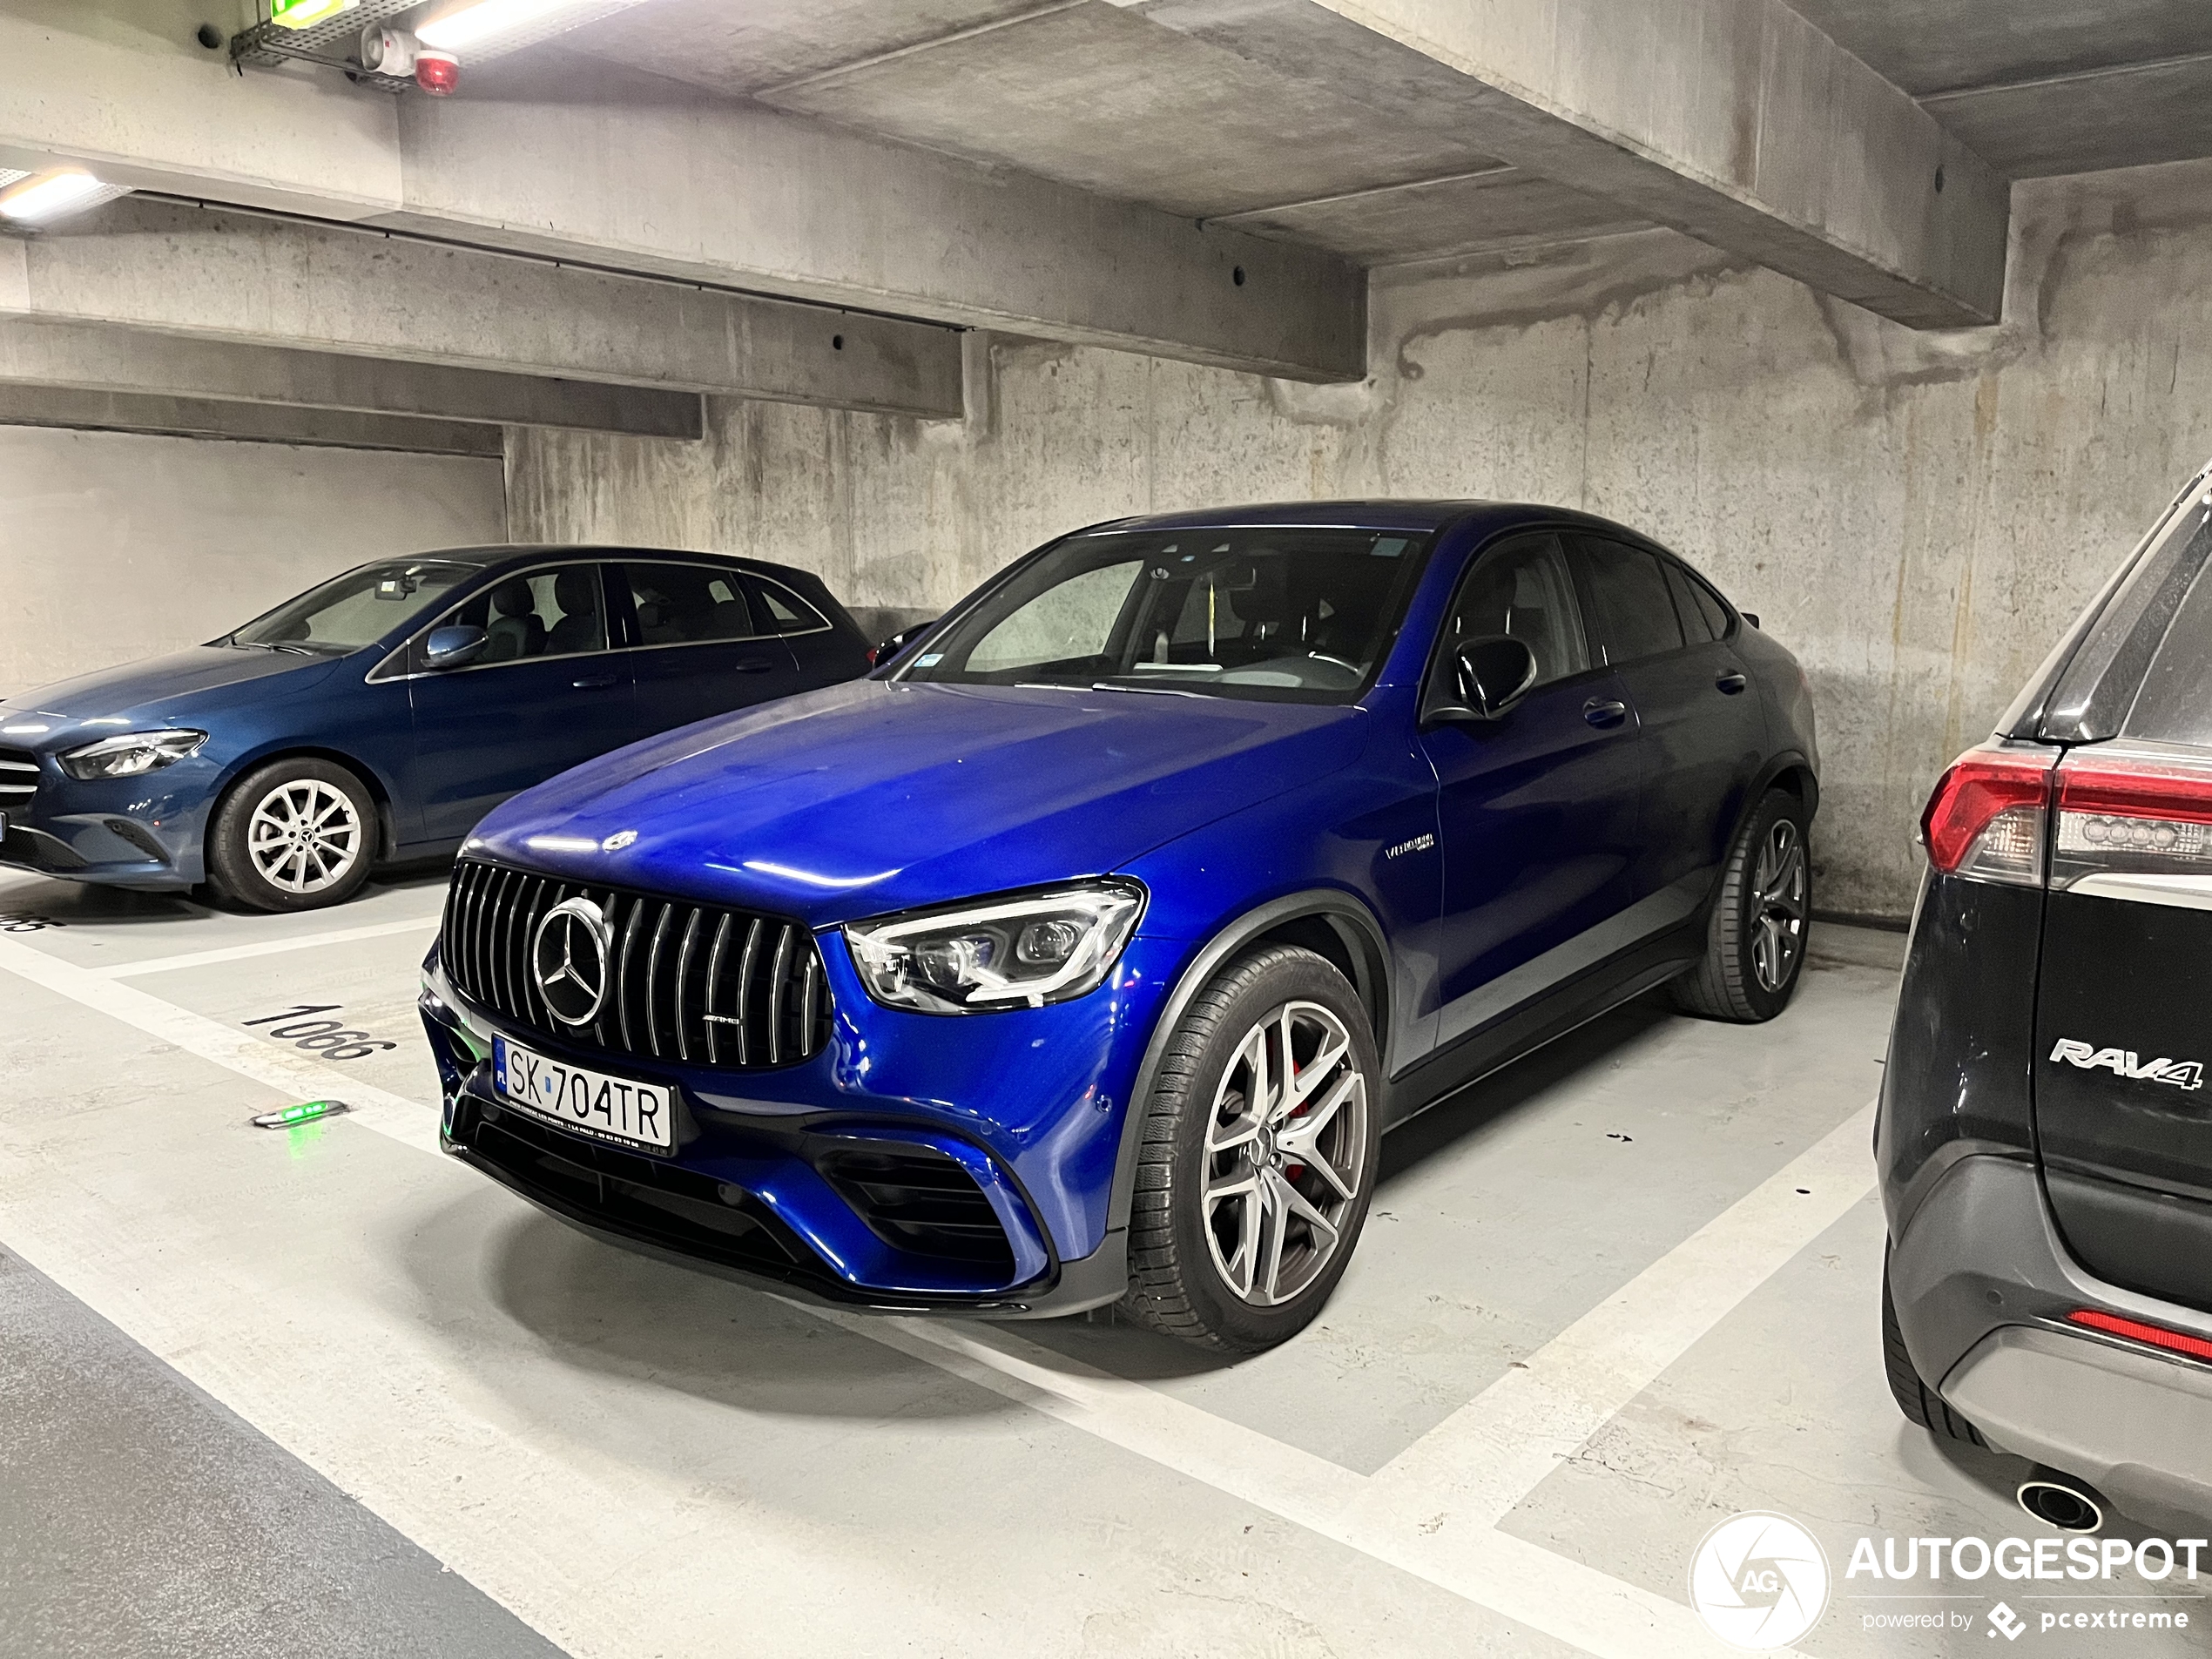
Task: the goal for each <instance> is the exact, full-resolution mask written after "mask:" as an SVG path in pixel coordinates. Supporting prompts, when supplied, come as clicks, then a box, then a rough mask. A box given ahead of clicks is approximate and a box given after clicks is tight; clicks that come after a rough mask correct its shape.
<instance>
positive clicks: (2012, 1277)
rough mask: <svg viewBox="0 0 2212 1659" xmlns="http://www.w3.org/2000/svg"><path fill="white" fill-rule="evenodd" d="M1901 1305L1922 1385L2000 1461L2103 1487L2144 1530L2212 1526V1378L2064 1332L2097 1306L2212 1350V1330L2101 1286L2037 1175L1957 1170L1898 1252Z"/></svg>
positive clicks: (2180, 1362) (2004, 1165) (2180, 1363)
mask: <svg viewBox="0 0 2212 1659" xmlns="http://www.w3.org/2000/svg"><path fill="white" fill-rule="evenodd" d="M1890 1285H1891V1293H1892V1297H1893V1298H1894V1299H1895V1301H1896V1304H1897V1315H1898V1326H1899V1328H1900V1330H1901V1331H1902V1332H1903V1333H1904V1337H1905V1349H1906V1352H1909V1353H1910V1354H1911V1355H1912V1363H1913V1365H1914V1366H1915V1368H1916V1369H1918V1370H1919V1372H1920V1375H1921V1376H1922V1377H1924V1378H1925V1379H1928V1380H1929V1381H1931V1382H1932V1383H1933V1384H1934V1386H1935V1387H1936V1391H1937V1393H1940V1394H1941V1395H1942V1396H1943V1397H1944V1399H1946V1400H1947V1401H1949V1402H1950V1403H1951V1404H1952V1406H1956V1407H1957V1408H1958V1409H1959V1411H1960V1412H1961V1413H1964V1414H1965V1415H1966V1418H1967V1419H1968V1420H1970V1421H1971V1422H1973V1425H1974V1426H1975V1427H1976V1428H1978V1429H1979V1430H1980V1431H1981V1432H1982V1434H1983V1436H1984V1437H1985V1438H1986V1440H1988V1441H1989V1443H1990V1444H1991V1445H1992V1446H1993V1447H1996V1448H1998V1449H1999V1450H2000V1451H2004V1452H2009V1453H2013V1454H2015V1455H2017V1456H2020V1457H2025V1458H2030V1459H2033V1460H2034V1461H2036V1462H2039V1463H2046V1464H2048V1465H2050V1466H2051V1467H2053V1468H2056V1469H2060V1470H2062V1471H2064V1472H2065V1473H2067V1474H2071V1475H2074V1476H2075V1477H2076V1478H2077V1479H2080V1480H2087V1481H2088V1482H2089V1483H2090V1484H2091V1485H2093V1486H2094V1487H2098V1488H2099V1489H2100V1490H2101V1491H2102V1492H2103V1493H2104V1494H2106V1495H2107V1497H2109V1498H2110V1499H2112V1501H2114V1503H2115V1504H2117V1505H2118V1506H2119V1507H2121V1509H2123V1510H2125V1511H2126V1512H2128V1514H2130V1515H2132V1516H2133V1517H2134V1518H2135V1519H2137V1520H2139V1521H2144V1522H2147V1523H2149V1524H2153V1525H2156V1526H2161V1527H2168V1528H2169V1529H2172V1530H2175V1531H2181V1532H2188V1531H2192V1530H2199V1529H2201V1528H2202V1527H2203V1525H2204V1523H2205V1522H2206V1521H2207V1520H2208V1519H2212V1366H2208V1365H2203V1364H2199V1363H2197V1362H2195V1361H2192V1360H2189V1359H2182V1358H2181V1357H2178V1356H2168V1355H2165V1354H2162V1353H2161V1352H2156V1351H2155V1350H2152V1349H2148V1348H2146V1347H2142V1346H2141V1345H2136V1344H2134V1343H2129V1342H2126V1341H2122V1340H2120V1339H2110V1338H2107V1337H2104V1336H2101V1335H2100V1334H2097V1333H2095V1332H2087V1331H2084V1330H2083V1329H2082V1328H2081V1327H2080V1326H2079V1325H2069V1324H2068V1323H2067V1316H2068V1315H2069V1314H2071V1313H2073V1312H2075V1311H2076V1310H2079V1309H2083V1308H2095V1309H2101V1310H2103V1311H2105V1312H2111V1313H2116V1314H2120V1315H2121V1316H2123V1317H2125V1318H2133V1319H2139V1320H2141V1321H2143V1322H2145V1323H2147V1324H2151V1325H2162V1326H2164V1327H2166V1328H2167V1329H2168V1330H2173V1331H2180V1332H2187V1333H2188V1334H2190V1335H2193V1336H2201V1337H2203V1338H2205V1339H2207V1340H2212V1318H2208V1317H2207V1316H2206V1315H2204V1314H2202V1313H2201V1312H2197V1311H2195V1310H2194V1309H2191V1308H2185V1307H2182V1306H2180V1305H2177V1304H2175V1303H2171V1302H2164V1301H2161V1300H2159V1299H2158V1298H2155V1297H2149V1296H2143V1295H2139V1294H2137V1293H2136V1292H2134V1291H2126V1290H2122V1289H2121V1288H2120V1287H2118V1286H2117V1285H2108V1284H2106V1283H2104V1282H2103V1281H2102V1280H2100V1279H2097V1278H2093V1277H2091V1276H2090V1275H2089V1274H2088V1273H2087V1271H2084V1270H2083V1268H2082V1267H2081V1266H2080V1264H2079V1263H2077V1262H2075V1261H2074V1259H2073V1258H2071V1257H2070V1256H2069V1255H2068V1253H2067V1249H2066V1246H2065V1244H2064V1242H2063V1241H2062V1240H2061V1239H2060V1236H2059V1231H2058V1228H2057V1225H2056V1224H2055V1223H2054V1221H2053V1219H2052V1217H2051V1212H2050V1207H2049V1204H2047V1201H2046V1200H2045V1197H2044V1194H2043V1187H2042V1183H2041V1181H2040V1179H2039V1178H2038V1177H2037V1175H2036V1171H2035V1166H2034V1165H2033V1163H2029V1162H2028V1161H2027V1160H2026V1159H2024V1158H2016V1157H1966V1158H1961V1159H1960V1160H1959V1162H1958V1163H1955V1164H1953V1165H1952V1168H1951V1169H1950V1170H1947V1171H1946V1173H1945V1174H1944V1176H1943V1177H1941V1179H1940V1181H1939V1184H1937V1186H1936V1188H1935V1189H1934V1190H1932V1191H1931V1192H1930V1193H1929V1194H1928V1196H1927V1198H1926V1200H1925V1203H1923V1204H1920V1205H1919V1207H1918V1208H1917V1209H1916V1211H1914V1213H1913V1215H1912V1219H1911V1222H1910V1224H1908V1226H1907V1227H1906V1228H1905V1231H1904V1233H1903V1234H1902V1235H1901V1236H1899V1237H1898V1238H1896V1239H1895V1240H1894V1241H1893V1242H1892V1251H1891V1257H1890Z"/></svg>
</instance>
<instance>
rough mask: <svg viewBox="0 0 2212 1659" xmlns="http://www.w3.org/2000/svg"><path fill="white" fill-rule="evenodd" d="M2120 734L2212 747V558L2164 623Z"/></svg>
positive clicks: (2163, 741)
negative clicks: (2165, 625) (2161, 637)
mask: <svg viewBox="0 0 2212 1659" xmlns="http://www.w3.org/2000/svg"><path fill="white" fill-rule="evenodd" d="M2121 735H2122V736H2123V737H2130V738H2147V739H2148V740H2150V741H2152V742H2156V743H2183V744H2192V745H2196V746H2198V747H2201V748H2212V563H2208V564H2206V565H2205V566H2204V567H2203V568H2202V570H2199V571H2198V572H2197V575H2196V579H2195V581H2194V582H2192V583H2190V584H2189V590H2188V595H2187V597H2184V598H2183V599H2182V604H2181V608H2180V609H2179V610H2175V613H2174V620H2173V621H2172V622H2171V623H2169V624H2167V628H2166V637H2164V638H2163V639H2161V641H2160V642H2159V644H2158V650H2157V651H2156V653H2155V655H2154V656H2153V657H2152V658H2151V659H2150V670H2149V671H2148V673H2146V674H2145V675H2144V676H2143V684H2142V689H2141V691H2138V692H2136V694H2135V702H2134V707H2133V708H2131V709H2129V710H2128V718H2127V720H2126V722H2125V723H2124V724H2123V725H2122V726H2121Z"/></svg>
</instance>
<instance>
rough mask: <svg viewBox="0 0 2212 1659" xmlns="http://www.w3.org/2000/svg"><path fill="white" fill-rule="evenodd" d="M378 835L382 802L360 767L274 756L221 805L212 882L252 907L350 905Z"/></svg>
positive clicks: (214, 830) (211, 848) (211, 836)
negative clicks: (358, 772) (378, 809)
mask: <svg viewBox="0 0 2212 1659" xmlns="http://www.w3.org/2000/svg"><path fill="white" fill-rule="evenodd" d="M318 826H319V828H318ZM376 833H377V827H376V804H375V801H374V799H373V798H372V797H371V796H370V794H369V792H368V786H367V785H366V784H364V783H362V782H361V779H359V778H358V777H356V776H354V773H352V772H348V771H347V769H346V768H345V767H343V766H341V765H334V763H332V762H330V761H327V760H317V759H311V758H309V757H307V756H304V755H302V756H297V757H294V758H293V759H289V760H273V761H271V762H270V763H269V764H268V765H266V766H261V767H258V768H256V769H255V770H254V771H253V772H248V773H247V774H246V776H245V777H243V778H241V779H239V780H238V782H237V783H235V784H233V785H232V786H231V788H230V791H229V792H228V793H227V794H226V795H225V796H224V797H223V800H222V804H221V805H220V806H218V807H217V808H216V809H215V816H214V819H213V820H212V822H211V823H210V824H209V826H208V829H207V880H208V885H209V886H210V887H213V888H214V889H215V890H216V892H217V893H219V894H221V895H222V896H223V897H224V898H226V899H228V900H231V901H232V902H233V903H234V904H239V905H244V906H245V907H247V908H248V909H253V910H270V911H292V910H320V909H321V908H323V907H325V906H327V905H335V904H343V903H345V902H346V900H348V899H350V898H352V897H353V896H354V894H356V893H358V892H359V891H361V883H362V882H364V881H366V880H368V871H369V866H370V864H371V863H372V862H374V859H375V855H376Z"/></svg>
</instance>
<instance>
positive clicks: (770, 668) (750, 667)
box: [730, 657, 776, 674]
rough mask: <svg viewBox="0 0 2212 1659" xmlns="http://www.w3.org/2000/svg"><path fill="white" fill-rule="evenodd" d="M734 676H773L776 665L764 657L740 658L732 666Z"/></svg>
mask: <svg viewBox="0 0 2212 1659" xmlns="http://www.w3.org/2000/svg"><path fill="white" fill-rule="evenodd" d="M730 671H731V672H732V674H772V673H774V672H775V671H776V665H775V664H773V663H772V662H770V661H768V660H767V659H766V658H763V657H740V658H738V660H737V661H736V662H734V663H732V664H730Z"/></svg>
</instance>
